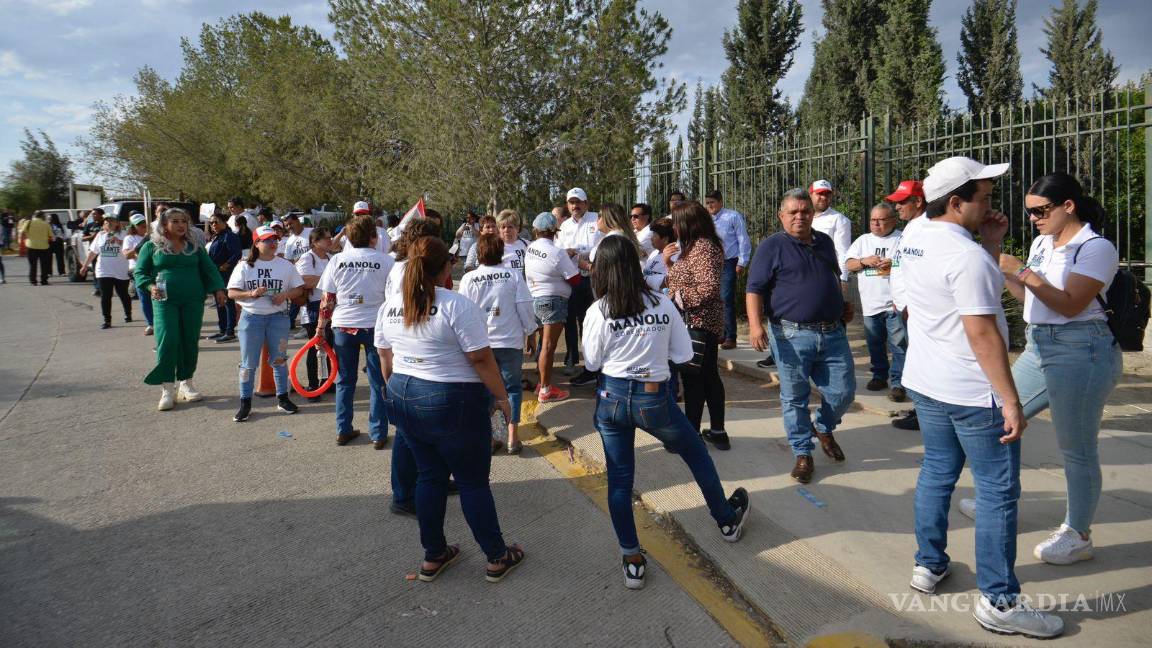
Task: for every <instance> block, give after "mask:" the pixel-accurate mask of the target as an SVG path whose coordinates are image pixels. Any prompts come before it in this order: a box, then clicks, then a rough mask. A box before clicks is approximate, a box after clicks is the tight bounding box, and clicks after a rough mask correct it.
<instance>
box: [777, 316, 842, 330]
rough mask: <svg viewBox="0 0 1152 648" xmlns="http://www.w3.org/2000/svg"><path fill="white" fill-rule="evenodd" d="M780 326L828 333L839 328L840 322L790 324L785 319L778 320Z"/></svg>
mask: <svg viewBox="0 0 1152 648" xmlns="http://www.w3.org/2000/svg"><path fill="white" fill-rule="evenodd" d="M780 325H781V326H790V327H792V328H798V329H804V330H808V331H820V332H822V333H828V332H830V331H835V330H836V329H838V328H840V322H838V321H837V322H790V321H788V320H786V319H782V320H780Z"/></svg>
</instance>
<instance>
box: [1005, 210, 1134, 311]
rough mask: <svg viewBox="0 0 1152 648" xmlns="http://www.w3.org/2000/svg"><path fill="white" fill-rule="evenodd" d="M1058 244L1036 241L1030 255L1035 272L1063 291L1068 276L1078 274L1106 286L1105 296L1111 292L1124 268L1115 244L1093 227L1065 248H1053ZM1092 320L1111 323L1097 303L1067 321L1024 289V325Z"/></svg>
mask: <svg viewBox="0 0 1152 648" xmlns="http://www.w3.org/2000/svg"><path fill="white" fill-rule="evenodd" d="M1096 239H1099V240H1096ZM1054 243H1055V240H1054V239H1053V237H1052V236H1051V235H1044V236H1037V237H1036V240H1034V241H1032V249H1031V251H1030V252H1029V253H1028V267H1029V268H1031V269H1032V272H1035V273H1036V274H1038V275H1040V276H1041V277H1044V279H1045V280H1047V281H1048V283H1050V284H1052V285H1053V286H1054V287H1056V288H1059V289H1060V290H1063V289H1064V286H1065V284H1066V283H1067V281H1068V275H1069V274H1070V273H1073V272H1074V273H1076V274H1078V275H1083V276H1085V277H1088V278H1089V279H1095V280H1096V281H1102V282H1104V288H1103V289H1102V290H1101V291H1100V295H1101V296H1103V295H1104V293H1106V292H1108V287H1109V286H1111V285H1112V280H1113V279H1114V278H1115V277H1116V270H1117V269H1118V268H1119V267H1120V256H1119V254H1117V252H1116V247H1115V246H1114V245H1112V242H1111V241H1109V240H1108V239H1105V238H1101V237H1099V236H1098V235H1097V234H1096V232H1093V231H1092V227H1091V226H1089V225H1084V226H1083V227H1081V228H1080V231H1079V232H1077V233H1076V236H1073V237H1072V240H1071V241H1068V243H1067V244H1065V245H1064V246H1063V247H1059V248H1053V244H1054ZM1077 250H1079V253H1077ZM1073 257H1076V264H1075V265H1073V264H1072V258H1073ZM1088 320H1101V321H1108V316H1107V315H1106V314H1105V313H1104V309H1103V308H1101V307H1100V302H1099V301H1097V300H1096V299H1093V300H1092V301H1090V302H1088V307H1087V308H1085V309H1084V310H1082V311H1080V312H1079V313H1078V314H1077V315H1076V316H1074V317H1065V316H1063V315H1061V314H1060V313H1057V312H1056V311H1054V310H1052V309H1051V308H1048V307H1047V306H1046V305H1044V302H1042V301H1040V300H1039V299H1037V298H1036V295H1034V294H1032V291H1031V290H1028V289H1027V288H1026V289H1024V321H1025V322H1028V323H1029V324H1067V323H1068V322H1084V321H1088Z"/></svg>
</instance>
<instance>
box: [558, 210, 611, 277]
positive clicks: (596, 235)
mask: <svg viewBox="0 0 1152 648" xmlns="http://www.w3.org/2000/svg"><path fill="white" fill-rule="evenodd" d="M598 218H600V215H599V214H597V213H596V212H585V213H584V215H583V216H581V217H580V222H576V219H575V218H569V219H568V220H566V221H564V224H562V225H561V226H560V231H559V232H558V233H557V234H556V245H557V246H559V247H560V248H561V249H564V250H576V252H577V254H578V255H579V256H580V258H582V259H584V260H586V261H591V260H592V259H591V258H590V257H589V255H590V254H592V250H593V249H594V248H595V247H596V244H597V243H599V242H600V237H601V235H602V233H601V232H600V228H599V226H597V225H596V220H597V219H598ZM580 274H582V275H584V276H588V271H587V270H581V271H580Z"/></svg>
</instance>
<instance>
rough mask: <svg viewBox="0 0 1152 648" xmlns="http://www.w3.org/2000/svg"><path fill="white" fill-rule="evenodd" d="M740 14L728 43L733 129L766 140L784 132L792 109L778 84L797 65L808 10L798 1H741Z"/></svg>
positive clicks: (727, 74)
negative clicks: (797, 55) (798, 50)
mask: <svg viewBox="0 0 1152 648" xmlns="http://www.w3.org/2000/svg"><path fill="white" fill-rule="evenodd" d="M736 12H737V19H736V26H735V27H734V28H732V29H731V30H726V31H725V32H724V41H723V42H724V55H725V56H726V57H727V58H728V69H727V70H726V71H725V72H724V76H723V78H722V81H721V83H723V86H724V91H725V94H726V95H727V99H728V109H729V112H728V120H729V133H730V134H731V135H732V136H734V137H738V138H742V139H745V138H761V137H765V136H767V135H770V134H773V133H778V132H780V131H781V130H782V129H783V127H784V124H785V122H786V121H787V120H788V117H789V114H790V112H791V110H790V108H789V106H788V103H787V102H786V101H783V100H782V98H781V92H780V89H779V88H777V87H776V86H777V84H779V82H780V80H781V79H783V78H784V76H785V75H786V74H788V70H790V69H791V68H792V63H793V54H794V53H795V52H796V48H797V47H798V46H799V45H800V34H801V32H802V30H803V26H802V25H801V18H802V16H803V9H802V7H801V6H800V3H799V1H798V0H738V1H737V3H736Z"/></svg>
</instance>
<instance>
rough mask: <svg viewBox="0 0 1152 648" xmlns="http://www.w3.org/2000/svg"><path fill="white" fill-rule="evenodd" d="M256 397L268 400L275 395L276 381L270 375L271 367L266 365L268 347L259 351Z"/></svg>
mask: <svg viewBox="0 0 1152 648" xmlns="http://www.w3.org/2000/svg"><path fill="white" fill-rule="evenodd" d="M256 395H257V396H260V397H261V398H268V397H269V396H275V395H276V379H275V378H274V377H273V375H272V365H271V364H269V363H268V345H267V344H265V345H264V348H263V349H261V350H260V377H259V379H258V380H257V381H256Z"/></svg>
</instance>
